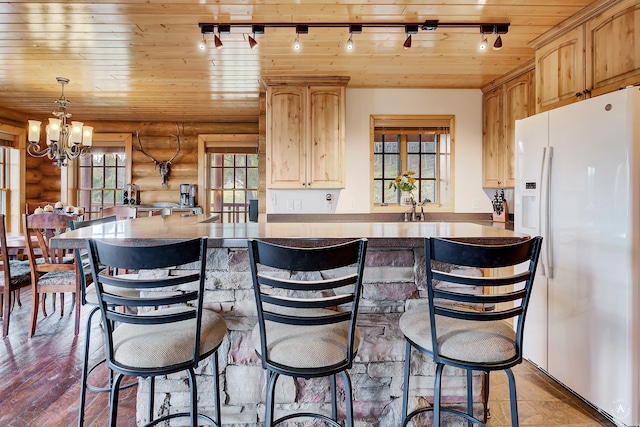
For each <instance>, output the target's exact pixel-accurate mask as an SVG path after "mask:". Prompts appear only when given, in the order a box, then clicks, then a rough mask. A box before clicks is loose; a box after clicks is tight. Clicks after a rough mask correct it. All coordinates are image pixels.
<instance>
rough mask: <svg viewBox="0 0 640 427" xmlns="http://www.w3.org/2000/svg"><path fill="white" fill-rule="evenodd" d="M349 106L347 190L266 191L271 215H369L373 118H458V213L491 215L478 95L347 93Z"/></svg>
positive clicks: (391, 91)
mask: <svg viewBox="0 0 640 427" xmlns="http://www.w3.org/2000/svg"><path fill="white" fill-rule="evenodd" d="M346 105H347V112H346V119H347V124H346V138H347V174H346V187H345V188H344V189H342V190H267V213H294V214H296V213H329V212H335V213H369V212H370V208H371V192H370V185H371V176H370V149H371V141H370V135H369V120H370V116H371V115H374V114H454V115H455V146H454V150H455V151H454V161H455V172H454V173H455V176H454V180H455V181H454V185H455V200H454V212H461V213H462V212H491V203H490V200H489V198H488V197H487V195H486V194H485V192H484V191H483V190H482V92H481V91H480V90H479V89H347V99H346ZM327 194H331V195H332V198H333V201H332V202H331V203H327V202H326V200H325V199H326V195H327ZM274 202H275V204H274Z"/></svg>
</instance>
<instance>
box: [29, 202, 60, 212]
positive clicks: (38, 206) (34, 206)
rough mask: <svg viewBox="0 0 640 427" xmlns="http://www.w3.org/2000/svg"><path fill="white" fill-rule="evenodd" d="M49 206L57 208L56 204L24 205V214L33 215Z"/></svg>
mask: <svg viewBox="0 0 640 427" xmlns="http://www.w3.org/2000/svg"><path fill="white" fill-rule="evenodd" d="M47 205H51V206H55V205H56V202H27V203H25V204H24V211H25V212H24V213H26V214H27V215H31V214H32V213H33V211H35V210H36V209H38V208H43V209H44V207H45V206H47Z"/></svg>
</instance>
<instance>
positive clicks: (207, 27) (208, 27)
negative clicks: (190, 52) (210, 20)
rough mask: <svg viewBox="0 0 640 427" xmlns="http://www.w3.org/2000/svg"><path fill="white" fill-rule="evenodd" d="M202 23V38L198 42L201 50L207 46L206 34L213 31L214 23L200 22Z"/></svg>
mask: <svg viewBox="0 0 640 427" xmlns="http://www.w3.org/2000/svg"><path fill="white" fill-rule="evenodd" d="M198 25H200V32H201V33H202V40H200V43H198V48H199V49H200V50H205V49H206V48H207V40H206V39H205V38H204V35H205V34H210V33H213V28H214V25H213V24H198Z"/></svg>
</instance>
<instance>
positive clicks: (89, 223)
mask: <svg viewBox="0 0 640 427" xmlns="http://www.w3.org/2000/svg"><path fill="white" fill-rule="evenodd" d="M116 220H117V218H116V216H115V215H110V216H105V217H102V218H94V219H87V220H84V221H82V220H74V221H71V230H77V229H79V228H85V227H93V226H94V225H100V224H107V223H110V222H115V221H116ZM85 254H86V251H83V250H80V249H76V250H75V256H76V259H77V260H80V262H79V263H78V265H79V266H80V269H81V271H82V274H80V291H81V294H82V299H81V302H82V305H85V304H86V303H87V293H86V289H87V281H86V280H85V268H86V269H87V272H88V268H89V265H88V264H87V263H88V260H87V261H86V262H85V259H84V258H85V256H84V255H85Z"/></svg>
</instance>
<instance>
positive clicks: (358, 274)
mask: <svg viewBox="0 0 640 427" xmlns="http://www.w3.org/2000/svg"><path fill="white" fill-rule="evenodd" d="M303 244H304V246H306V245H317V241H303ZM366 248H367V240H366V239H359V240H354V241H350V242H347V243H341V244H337V245H332V246H321V247H289V246H281V245H276V244H273V243H267V242H264V241H260V240H253V239H250V240H249V259H250V264H251V273H252V277H253V288H254V293H255V298H256V303H257V311H258V326H259V328H260V341H261V352H260V355H261V358H262V365H263V367H264V368H267V367H269V368H270V369H274V370H278V366H277V364H274V363H273V362H272V361H271V359H270V357H269V353H268V351H267V348H268V340H269V336H268V335H267V334H266V326H265V322H275V323H279V324H285V325H296V326H299V327H301V328H304V327H306V326H317V325H329V324H336V323H341V322H348V328H347V331H348V336H347V342H348V345H347V352H346V354H345V358H344V360H343V361H342V362H341V363H340V364H339V365H336V366H335V368H336V370H340V369H346V368H349V367H351V364H352V362H353V358H354V356H355V352H356V350H357V349H355V350H354V348H353V347H354V346H353V343H354V339H355V329H356V317H357V313H358V304H359V300H360V293H361V288H362V280H363V273H364V259H365V253H366ZM303 333H304V332H303Z"/></svg>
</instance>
